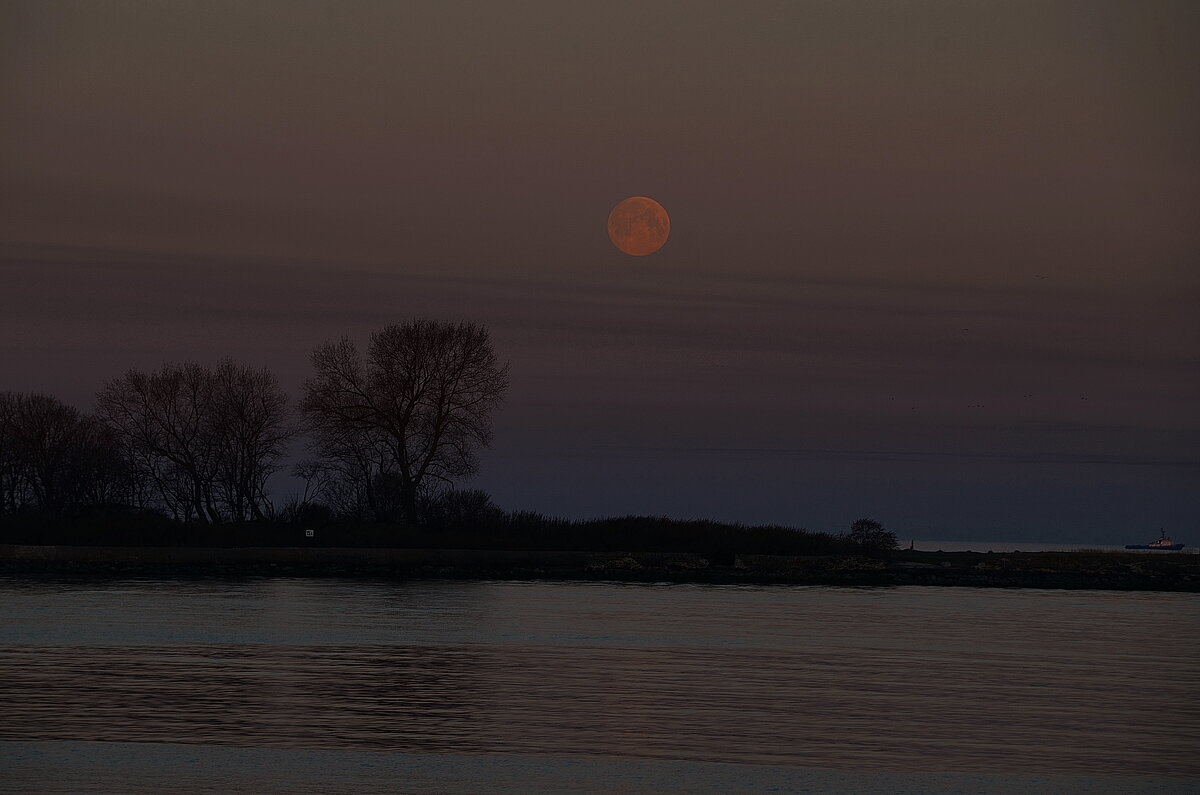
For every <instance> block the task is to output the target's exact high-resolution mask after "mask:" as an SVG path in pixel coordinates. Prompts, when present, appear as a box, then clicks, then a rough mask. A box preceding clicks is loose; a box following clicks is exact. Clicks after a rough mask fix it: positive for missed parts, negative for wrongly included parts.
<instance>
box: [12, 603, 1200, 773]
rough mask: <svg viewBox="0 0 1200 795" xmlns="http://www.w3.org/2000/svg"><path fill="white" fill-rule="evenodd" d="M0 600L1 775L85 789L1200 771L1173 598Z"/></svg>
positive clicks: (1189, 640)
mask: <svg viewBox="0 0 1200 795" xmlns="http://www.w3.org/2000/svg"><path fill="white" fill-rule="evenodd" d="M0 600H2V601H3V603H4V606H5V615H6V619H5V621H4V622H3V625H2V626H0V681H3V682H4V683H5V686H4V687H3V688H2V689H0V715H3V716H4V720H3V722H0V741H7V742H0V758H5V757H7V758H8V762H10V763H12V764H13V765H14V767H13V769H15V770H18V771H19V772H21V773H22V775H26V776H29V777H31V781H32V780H33V779H34V778H37V777H39V776H40V777H49V778H47V779H46V780H47V781H60V782H63V783H65V784H66V785H69V783H70V781H71V780H72V779H71V776H72V775H75V774H76V773H78V774H80V775H83V773H84V772H86V775H89V776H100V777H101V780H102V779H103V776H104V775H105V771H111V769H112V765H111V763H110V762H106V761H105V760H106V759H109V757H110V756H111V755H112V751H111V749H113V748H121V749H133V750H128V751H122V752H121V754H120V755H121V757H122V759H124V762H123V763H122V764H129V763H130V760H133V761H134V762H136V765H135V767H136V769H137V770H138V771H140V772H138V773H137V774H136V775H134V778H133V779H132V780H130V781H126V782H125V783H126V784H127V785H130V786H132V785H133V784H136V782H137V781H144V782H151V781H154V780H156V779H155V777H156V776H161V775H162V774H163V772H164V770H165V768H166V767H171V766H174V767H175V768H176V769H190V768H188V766H187V765H183V768H179V765H180V761H179V759H180V757H179V753H180V752H175V751H170V750H169V749H170V748H175V747H179V748H188V747H196V746H206V747H207V748H206V749H204V750H203V753H204V754H210V755H216V757H217V758H219V759H224V760H225V761H223V762H221V761H217V762H214V764H215V765H218V766H219V765H222V764H225V765H234V766H237V765H241V766H249V767H250V768H254V766H255V765H258V769H259V770H260V772H262V771H271V772H270V775H271V776H274V777H275V778H273V779H272V780H273V781H275V783H276V784H278V785H279V786H280V787H281V788H287V786H288V784H289V782H291V783H293V784H299V783H300V779H298V778H294V777H296V776H298V775H299V773H297V772H296V771H297V770H300V769H301V768H300V767H296V766H294V765H292V766H289V765H288V764H284V763H282V762H281V761H280V760H281V759H283V758H285V757H286V754H287V753H290V752H291V751H294V750H297V749H299V750H304V749H308V750H314V751H315V750H320V751H321V752H322V753H325V754H335V757H333V758H336V759H341V760H342V764H343V766H347V765H348V766H349V767H345V770H346V771H349V770H350V769H351V768H353V769H355V770H357V769H359V767H361V764H360V762H361V754H363V753H374V754H376V756H374V757H370V758H374V759H376V763H372V764H371V765H368V767H370V768H371V770H373V771H375V772H374V773H373V774H372V775H377V776H378V777H382V778H379V780H378V781H376V783H378V784H380V786H383V784H384V783H385V782H386V781H391V783H393V784H394V783H396V782H395V781H394V780H391V779H389V778H388V777H389V776H393V777H394V776H396V775H400V773H399V772H397V768H396V766H397V765H400V767H401V768H403V769H404V770H408V771H410V772H411V771H413V770H416V769H417V768H419V769H420V770H423V771H425V773H423V774H422V775H426V778H421V777H420V776H417V777H416V778H412V777H408V778H405V781H407V782H408V786H409V787H410V789H409V791H436V790H439V789H442V790H445V789H446V788H451V789H454V788H457V787H467V786H468V785H469V784H470V779H469V778H467V779H462V778H459V779H456V778H455V776H464V775H465V776H470V775H475V774H478V775H481V776H486V775H495V774H498V771H500V769H501V768H503V770H504V771H507V772H505V773H504V775H509V776H513V777H515V778H513V779H512V782H513V786H525V787H531V786H536V787H539V788H545V787H551V788H554V786H555V785H554V783H553V776H552V775H551V773H549V772H548V771H552V770H554V769H556V768H555V766H556V765H558V766H560V767H561V766H562V765H566V767H565V768H563V772H562V775H563V776H567V777H569V778H572V779H573V778H575V777H580V776H582V780H576V781H573V783H572V786H573V787H576V788H579V789H583V790H585V791H614V790H617V789H621V788H622V786H624V785H621V786H617V785H618V784H621V782H625V783H629V781H642V782H643V783H644V784H646V786H647V787H649V786H650V782H653V781H655V780H656V779H655V778H654V775H666V776H667V777H666V779H664V781H665V782H666V783H668V784H670V785H671V786H673V787H681V788H685V789H686V788H688V783H689V782H691V783H694V784H696V785H697V787H699V785H700V783H701V782H704V781H707V782H710V784H711V782H713V781H718V780H725V779H723V778H722V777H723V776H726V775H731V776H734V778H733V779H729V780H730V781H737V780H738V779H737V773H736V771H741V772H742V775H743V776H744V777H745V778H744V779H742V780H741V781H742V783H744V784H746V785H748V786H749V785H751V784H754V783H755V782H757V783H758V784H765V783H768V782H774V784H773V785H778V786H783V787H785V788H787V787H788V786H790V785H789V782H791V785H795V784H796V779H794V778H788V776H789V775H791V776H794V775H799V773H800V772H803V771H807V772H806V775H817V773H815V772H814V771H824V772H822V773H821V775H822V776H832V777H833V778H832V779H831V781H833V782H834V784H830V785H829V786H835V785H836V782H838V781H841V782H842V783H843V784H845V782H846V781H850V780H862V781H866V780H868V779H870V780H871V781H877V782H878V786H880V787H887V786H888V781H889V779H888V776H892V777H894V778H893V779H890V781H891V786H893V787H894V788H898V789H901V790H903V789H905V788H906V787H913V786H916V785H915V784H913V782H914V781H918V780H919V781H920V782H923V783H921V784H920V786H921V787H927V786H932V785H930V781H932V780H933V779H930V778H928V777H929V776H934V777H938V776H941V777H943V778H944V777H945V776H951V777H953V776H967V775H969V776H982V777H984V779H986V781H987V782H991V783H990V784H989V785H988V786H993V785H994V786H996V787H999V788H1000V790H999V791H1003V790H1004V789H1005V788H1006V787H1007V788H1009V789H1021V788H1022V787H1024V786H1030V787H1033V789H1035V790H1036V789H1037V788H1038V787H1039V786H1041V785H1039V784H1037V783H1036V782H1035V783H1033V784H1030V783H1029V781H1030V779H1029V777H1030V776H1033V777H1038V776H1042V777H1045V776H1049V777H1068V778H1069V780H1070V781H1075V782H1076V783H1078V782H1083V781H1085V780H1086V781H1087V782H1090V783H1088V784H1087V787H1083V785H1082V784H1080V787H1083V788H1091V789H1097V788H1098V789H1100V790H1103V789H1111V791H1114V792H1116V791H1129V789H1130V788H1131V787H1132V788H1135V789H1136V788H1140V787H1144V788H1147V789H1148V790H1149V789H1152V788H1153V787H1157V788H1159V789H1161V788H1162V787H1163V786H1166V787H1167V788H1168V789H1171V788H1176V787H1178V788H1179V791H1184V790H1185V789H1186V788H1188V787H1190V786H1194V785H1195V784H1196V782H1197V781H1198V780H1200V762H1198V761H1197V759H1196V756H1195V754H1194V753H1193V749H1194V748H1195V747H1196V745H1197V742H1198V741H1200V701H1198V699H1197V698H1196V696H1197V693H1198V692H1200V665H1198V663H1200V640H1198V639H1197V638H1196V636H1195V633H1193V632H1191V631H1190V630H1189V629H1188V628H1190V627H1194V626H1197V625H1198V623H1200V603H1197V600H1196V599H1195V597H1194V595H1191V594H1175V593H1119V592H1101V591H1037V590H999V589H961V588H934V587H929V588H919V587H907V588H891V589H882V588H881V589H840V588H824V587H792V586H778V587H747V586H688V585H669V586H668V585H657V586H656V585H621V584H613V583H513V582H490V583H469V582H417V583H408V584H385V583H371V582H348V581H312V580H264V581H245V582H223V581H208V582H191V583H187V582H153V581H151V582H125V583H114V584H99V585H97V584H78V583H77V584H72V583H22V582H8V583H4V584H2V585H0ZM125 743H131V744H134V743H136V744H139V745H128V746H126V745H122V744H125ZM150 744H153V745H150ZM165 744H177V746H176V745H170V746H168V745H165ZM234 747H236V748H237V749H238V750H237V751H236V754H235V752H234V751H232V750H218V749H225V748H234ZM64 748H70V749H73V752H72V753H71V754H66V759H65V760H64V759H62V758H60V757H62V756H63V752H62V749H64ZM106 749H107V750H106ZM153 749H158V750H153ZM164 749H167V750H164ZM195 753H201V751H200V750H197V751H196V752H195ZM195 753H193V754H192V756H191V757H188V758H194V757H195ZM56 754H57V756H56ZM106 754H108V756H106ZM255 754H257V756H255ZM281 754H282V755H285V756H281ZM337 754H341V756H337ZM355 754H358V755H359V756H355ZM231 755H232V756H231ZM184 756H187V755H186V753H185V754H184ZM234 757H236V758H234ZM453 759H459V760H460V761H461V767H459V768H456V767H455V766H454V765H453V763H452V762H451V761H448V760H453ZM55 760H57V761H55ZM171 760H174V761H171ZM256 760H257V761H256ZM349 760H358V762H354V763H353V764H351V761H349ZM435 760H436V761H435ZM480 760H483V761H480ZM554 760H559V761H554ZM562 760H573V761H570V762H569V763H568V762H563V761H562ZM401 762H403V764H401ZM714 763H724V764H723V766H722V767H720V771H721V772H717V771H716V770H715V769H713V768H712V767H711V766H712V765H713V764H714ZM330 764H331V765H333V768H330V769H338V768H337V763H336V762H332V761H331V762H330ZM480 765H482V767H479V766H480ZM646 765H651V768H646V767H645V766H646ZM164 766H165V767H164ZM664 766H665V767H664ZM568 768H569V771H570V772H568ZM731 769H732V770H733V771H734V772H733V773H730V770H731ZM389 770H390V771H391V772H390V773H389V772H387V771H389ZM456 770H457V771H458V772H457V773H456V772H455V771H456ZM470 770H474V771H476V773H475V774H472V773H465V772H463V771H470ZM489 770H490V771H491V773H488V772H487V771H489ZM667 770H669V771H670V772H669V775H668V774H666V773H664V771H667ZM72 771H75V772H74V773H73V772H72ZM202 771H207V772H196V773H194V775H196V776H199V777H200V778H198V779H197V780H196V781H195V782H193V783H197V784H200V783H204V782H205V781H207V783H208V784H212V781H211V780H209V779H204V778H203V777H204V776H205V775H207V776H210V777H211V776H213V775H216V773H215V771H214V770H213V769H212V768H211V767H204V768H202ZM439 771H440V772H439ZM588 771H590V772H588ZM622 771H624V772H622ZM653 771H658V773H657V774H655V773H654V772H653ZM326 772H328V769H327V770H326ZM360 772H361V771H360ZM126 775H127V776H128V775H132V774H130V773H129V772H128V771H126ZM347 775H349V772H347ZM545 776H551V779H550V780H547V779H545V778H544V777H545ZM629 776H633V779H629V778H628V777H629ZM772 776H774V777H776V778H772ZM864 776H865V777H867V778H865V779H860V778H854V777H864ZM913 776H918V777H920V776H925V778H918V779H914V778H913ZM289 777H291V778H289ZM539 777H542V778H539ZM639 777H640V778H639ZM780 777H782V778H780ZM839 777H842V778H839ZM847 777H848V778H847ZM871 777H876V778H871ZM879 777H882V778H879ZM776 779H778V780H776ZM349 780H350V779H349V778H347V779H345V780H343V781H342V783H343V784H344V783H346V782H347V781H349ZM938 780H942V779H938ZM947 780H949V781H955V780H958V779H953V778H952V779H947ZM982 780H983V779H981V781H982ZM1066 780H1067V779H1061V778H1060V780H1059V783H1060V784H1061V783H1063V781H1066ZM337 781H338V779H337V778H332V779H330V783H331V784H336V783H337ZM422 781H424V782H425V783H423V784H422V783H420V782H422ZM456 781H457V782H458V783H457V784H456V783H455V782H456ZM1164 781H1165V782H1166V784H1165V785H1164V784H1163V782H1164ZM905 782H907V783H905ZM1097 782H1099V783H1097ZM177 783H178V782H177ZM183 783H185V784H186V783H187V782H186V781H185V782H183ZM808 783H809V784H810V785H814V784H813V782H812V781H811V780H810V781H808ZM943 783H945V781H943ZM1043 783H1044V782H1043ZM562 784H563V782H560V784H559V786H561V785H562ZM960 784H961V781H960ZM976 785H977V786H974V788H976V789H980V790H981V791H982V790H986V789H987V787H985V786H983V785H982V784H980V783H979V782H976ZM1152 785H1153V787H1152ZM147 786H148V787H149V785H147ZM705 786H709V784H706V785H705ZM814 786H815V785H814ZM946 786H950V788H951V790H952V789H953V786H951V785H950V784H947V785H946ZM68 788H69V786H68ZM128 788H129V787H127V789H128ZM132 788H134V789H136V786H133V787H132ZM633 789H637V787H633ZM934 789H936V787H934Z"/></svg>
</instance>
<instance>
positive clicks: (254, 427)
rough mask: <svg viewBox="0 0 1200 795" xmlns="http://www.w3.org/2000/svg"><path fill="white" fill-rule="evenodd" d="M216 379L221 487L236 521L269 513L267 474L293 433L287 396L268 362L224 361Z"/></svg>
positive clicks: (214, 419) (215, 426) (272, 470)
mask: <svg viewBox="0 0 1200 795" xmlns="http://www.w3.org/2000/svg"><path fill="white" fill-rule="evenodd" d="M211 377H212V379H213V384H212V386H213V403H212V407H213V417H212V420H211V422H212V423H213V433H214V436H215V437H216V439H217V443H218V445H217V457H216V464H217V492H218V495H219V497H220V501H221V502H222V503H223V505H224V506H225V507H226V510H227V511H228V514H229V517H230V518H231V519H232V520H233V521H237V522H241V521H246V520H249V519H259V520H262V519H266V518H267V513H268V512H269V511H270V510H271V501H270V500H269V499H268V498H267V493H266V491H267V479H268V478H269V477H270V476H271V475H273V474H274V473H275V472H277V471H279V463H278V462H279V460H280V459H281V458H282V457H283V455H284V453H286V452H287V445H288V442H289V441H290V440H291V438H292V437H293V436H294V435H295V429H294V428H293V426H292V425H291V424H290V423H288V422H286V419H285V418H286V417H287V396H286V395H284V393H283V390H282V389H280V388H279V382H278V380H277V379H276V378H275V376H274V375H272V374H271V372H270V371H269V370H267V369H266V368H262V369H259V370H253V369H250V368H248V367H237V366H236V365H234V363H233V362H231V361H229V360H226V361H224V362H221V364H219V365H218V366H217V367H216V369H215V370H213V371H212V372H211Z"/></svg>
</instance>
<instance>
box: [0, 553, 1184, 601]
mask: <svg viewBox="0 0 1200 795" xmlns="http://www.w3.org/2000/svg"><path fill="white" fill-rule="evenodd" d="M726 564H727V565H713V564H712V563H710V561H709V560H708V559H707V558H705V557H704V556H702V555H699V554H696V553H664V552H630V553H614V552H605V553H593V552H576V551H525V550H494V549H488V550H478V549H385V548H344V547H343V548H339V547H308V548H305V547H235V548H212V547H102V546H32V545H11V544H9V545H0V577H9V578H32V579H53V578H87V579H128V578H136V579H191V578H205V577H225V578H259V577H342V578H371V579H401V580H402V579H479V580H496V579H518V580H520V579H524V580H597V581H620V582H668V583H708V584H737V583H747V584H791V585H831V586H849V587H860V586H898V585H930V586H939V585H940V586H968V587H990V588H1056V589H1102V590H1135V591H1185V592H1200V556H1198V555H1192V554H1170V553H1166V554H1155V555H1145V554H1136V553H1134V554H1126V553H1120V552H1030V553H1019V552H1017V553H978V552H923V551H919V550H902V551H897V552H894V553H891V554H889V555H888V556H886V557H880V558H870V557H861V556H850V555H827V556H790V555H737V556H735V557H734V558H733V562H732V564H729V562H728V561H726Z"/></svg>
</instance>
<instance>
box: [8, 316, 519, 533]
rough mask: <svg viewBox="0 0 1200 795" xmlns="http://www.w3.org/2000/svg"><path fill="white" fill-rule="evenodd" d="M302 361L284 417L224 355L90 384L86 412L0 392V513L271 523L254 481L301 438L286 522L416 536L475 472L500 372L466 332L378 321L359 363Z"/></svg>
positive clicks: (282, 401) (484, 339) (484, 338)
mask: <svg viewBox="0 0 1200 795" xmlns="http://www.w3.org/2000/svg"><path fill="white" fill-rule="evenodd" d="M311 363H312V368H313V370H312V374H311V376H310V377H309V378H308V379H307V380H306V381H305V382H304V385H303V394H302V397H301V400H300V401H299V405H298V407H297V409H293V407H292V406H291V405H290V402H289V399H288V396H287V394H286V393H285V392H284V391H283V389H282V388H281V387H280V385H279V381H278V379H277V378H276V377H275V376H274V374H272V373H271V372H270V371H269V370H268V369H266V368H253V367H247V366H244V365H239V364H237V363H235V362H233V361H232V360H228V359H226V360H223V361H221V362H219V363H218V364H216V365H214V366H206V365H203V364H199V363H196V362H185V363H167V364H164V365H163V366H162V367H160V368H159V369H157V370H154V371H151V372H146V371H143V370H139V369H130V370H128V371H127V372H126V373H124V374H123V375H121V376H119V377H117V378H114V379H112V380H110V381H108V382H107V383H106V384H104V386H103V387H102V388H101V389H100V391H99V392H98V393H97V395H96V399H95V406H94V409H93V410H92V411H81V410H79V409H77V408H75V407H73V406H69V405H67V404H65V403H63V402H62V401H60V400H59V399H57V398H55V397H53V396H51V395H45V394H38V393H33V394H16V393H12V392H0V514H8V515H16V514H30V513H37V514H53V515H68V514H78V513H80V512H86V511H87V510H89V509H95V508H101V507H118V508H125V509H137V510H147V511H156V512H159V513H162V514H164V515H166V516H169V517H171V518H173V519H175V520H177V521H180V522H192V523H200V524H210V525H216V524H226V523H238V522H247V521H263V520H268V519H272V518H277V517H278V516H279V515H280V514H281V513H282V512H283V511H281V510H279V509H277V508H276V506H275V504H274V503H273V501H272V500H271V497H270V495H269V494H268V480H269V479H270V477H271V476H272V475H273V474H275V473H277V472H279V471H280V470H281V468H282V467H283V466H284V461H285V459H286V457H287V456H288V454H289V452H290V450H291V447H292V445H293V442H294V441H295V440H297V438H299V437H304V438H305V439H306V445H305V447H306V450H307V453H308V457H307V458H306V459H305V460H303V461H302V462H301V463H300V464H299V465H298V466H297V467H296V469H295V474H297V475H298V476H299V477H301V478H302V479H303V480H304V482H305V484H306V488H305V493H304V494H303V495H302V496H301V497H300V498H298V499H297V500H295V501H293V502H292V503H291V504H289V505H288V506H286V510H287V512H289V513H290V515H291V516H292V517H293V518H295V517H298V516H300V515H303V514H304V513H305V512H313V511H324V512H326V513H328V514H329V515H332V516H336V517H342V518H347V519H353V520H356V521H366V522H402V523H410V524H415V523H417V522H418V521H419V520H420V518H421V517H420V514H421V511H422V509H423V508H426V507H430V509H432V507H431V506H434V505H438V504H439V496H442V497H444V496H445V495H446V494H447V492H448V490H449V489H450V488H451V487H452V486H453V484H454V482H455V481H457V480H458V479H460V478H462V477H465V476H467V475H470V474H473V473H474V472H475V471H476V470H477V468H478V464H479V461H478V451H479V448H480V447H483V446H486V445H487V444H488V443H489V442H490V440H491V415H492V413H493V411H494V410H495V409H496V407H497V406H498V405H499V404H500V401H501V400H502V398H503V395H504V392H505V390H506V388H507V386H508V367H507V365H503V364H501V363H500V362H499V361H498V359H497V357H496V354H495V351H494V349H493V348H492V344H491V341H490V338H489V335H488V332H487V330H486V329H485V328H484V327H482V326H479V325H476V324H472V323H443V322H437V321H428V320H417V321H410V322H407V323H401V324H394V325H389V326H386V327H384V328H382V329H379V330H377V331H375V332H373V333H372V334H371V337H370V341H369V344H368V346H367V348H366V350H365V352H364V351H360V350H359V349H358V347H357V346H356V345H355V343H354V342H353V341H351V340H350V339H348V338H343V339H341V340H339V341H336V342H330V343H325V344H322V345H320V346H318V347H317V348H316V349H315V350H314V351H313V353H312V356H311ZM468 496H469V494H468ZM462 499H463V498H462V496H461V495H460V496H459V499H458V501H459V502H461V501H462ZM475 499H478V498H477V497H476V498H475ZM448 502H453V501H447V500H444V499H443V500H441V503H442V504H441V510H443V511H444V510H447V505H446V503H448Z"/></svg>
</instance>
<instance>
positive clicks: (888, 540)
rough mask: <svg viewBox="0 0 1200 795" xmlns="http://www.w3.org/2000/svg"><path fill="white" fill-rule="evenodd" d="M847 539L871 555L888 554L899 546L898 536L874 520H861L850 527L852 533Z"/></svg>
mask: <svg viewBox="0 0 1200 795" xmlns="http://www.w3.org/2000/svg"><path fill="white" fill-rule="evenodd" d="M846 538H847V539H849V540H850V541H851V542H852V543H853V544H855V545H857V546H858V548H859V549H861V550H862V551H863V552H866V553H869V554H874V553H879V552H887V551H889V550H892V549H895V548H896V547H897V546H899V543H898V542H897V541H896V534H895V533H893V532H890V531H888V530H885V529H884V527H883V525H882V524H880V523H879V522H877V521H875V520H874V519H859V520H858V521H856V522H855V523H854V524H852V525H850V532H849V533H847V534H846Z"/></svg>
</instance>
